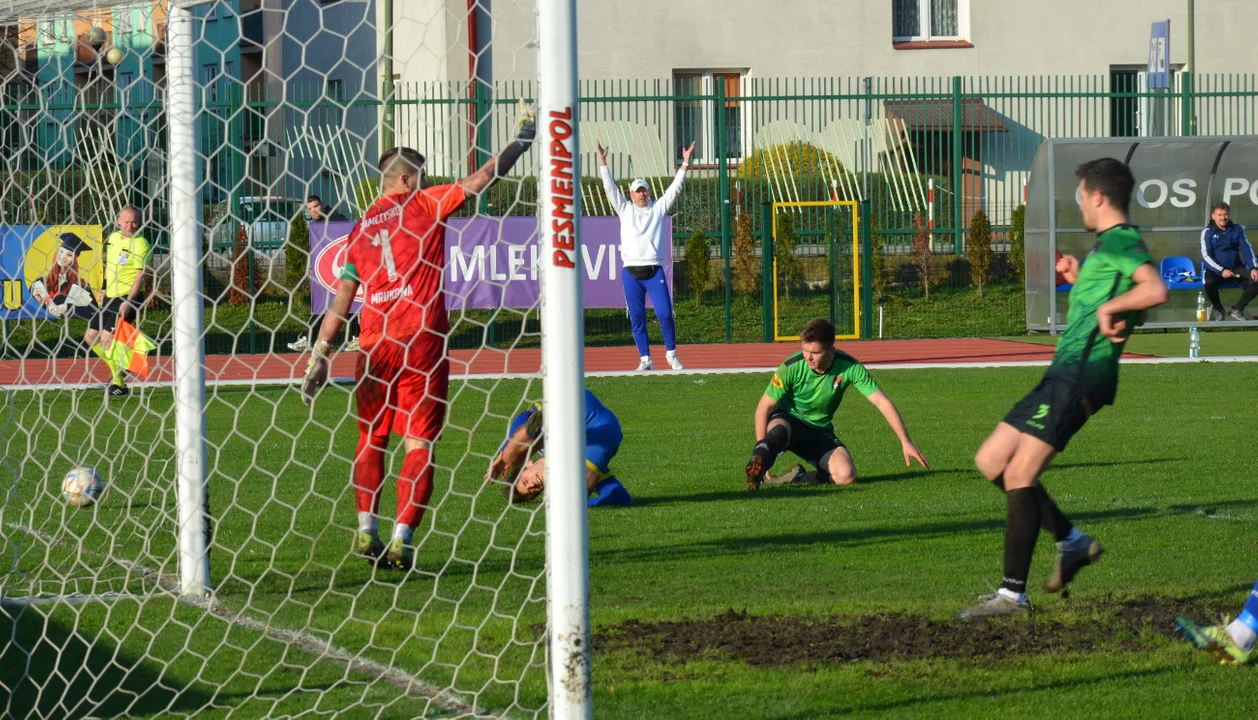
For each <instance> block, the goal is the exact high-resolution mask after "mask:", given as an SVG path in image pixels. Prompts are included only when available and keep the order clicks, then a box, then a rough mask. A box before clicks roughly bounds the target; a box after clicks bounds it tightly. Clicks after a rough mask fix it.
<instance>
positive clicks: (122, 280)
mask: <svg viewBox="0 0 1258 720" xmlns="http://www.w3.org/2000/svg"><path fill="white" fill-rule="evenodd" d="M148 259H149V241H148V240H145V239H144V236H143V235H138V234H137V235H132V236H131V237H129V238H126V237H123V236H122V233H120V232H118V231H114V232H113V233H111V234H110V236H109V238H108V239H107V240H105V297H107V298H117V297H126V296H128V295H130V294H131V286H132V285H134V284H135V279H136V277H137V276H138V275H139V274H140V273H141V272H142V271H143V270H144V264H145V263H147V262H148Z"/></svg>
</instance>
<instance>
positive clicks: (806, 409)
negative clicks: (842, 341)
mask: <svg viewBox="0 0 1258 720" xmlns="http://www.w3.org/2000/svg"><path fill="white" fill-rule="evenodd" d="M852 386H855V387H856V389H857V390H859V391H860V392H861V394H862V395H864V396H865V397H869V396H870V395H873V394H874V393H876V392H878V384H877V383H875V382H874V379H873V378H872V377H870V376H869V371H868V370H866V369H865V366H864V365H861V364H860V362H859V361H858V360H857V359H856V358H854V357H852V356H851V355H848V354H847V353H845V352H841V351H839V350H835V351H834V362H832V363H830V369H829V370H826V371H825V372H823V373H820V372H815V371H813V370H812V369H811V368H809V367H808V363H807V361H805V360H804V353H803V352H797V353H795V354H794V355H792V356H790V357H789V358H787V359H786V362H784V363H782V365H781V367H779V368H778V370H777V372H775V373H773V378H772V379H771V380H770V381H769V387H767V388H765V391H764V394H765V395H768V396H769V397H770V398H772V399H773V400H775V401H776V402H777V404H778V408H780V409H782V410H785V411H786V412H789V413H790V414H791V415H794V416H795V417H797V418H799V419H800V420H802V421H804V422H806V423H808V424H809V425H812V426H813V427H816V428H820V429H822V430H827V431H830V432H834V425H833V424H832V423H831V419H832V418H833V417H834V413H835V411H837V410H838V409H839V403H841V402H843V393H844V392H846V391H847V389H848V388H849V387H852Z"/></svg>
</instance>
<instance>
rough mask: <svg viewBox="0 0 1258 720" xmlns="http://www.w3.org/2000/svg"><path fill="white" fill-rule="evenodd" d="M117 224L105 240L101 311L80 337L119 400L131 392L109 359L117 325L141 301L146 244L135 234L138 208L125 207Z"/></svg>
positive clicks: (118, 369) (100, 299) (119, 366)
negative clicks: (103, 366)
mask: <svg viewBox="0 0 1258 720" xmlns="http://www.w3.org/2000/svg"><path fill="white" fill-rule="evenodd" d="M117 223H118V229H117V230H116V231H114V232H112V233H110V235H109V237H107V238H105V290H104V292H102V293H100V297H99V298H98V299H99V301H100V311H99V312H98V313H97V314H96V317H94V318H93V319H92V321H91V324H90V325H89V326H88V328H87V332H86V333H85V334H84V335H83V344H84V345H86V346H88V347H90V348H91V349H92V352H94V353H96V354H97V355H98V356H99V357H100V359H102V360H104V361H105V364H106V365H108V366H109V376H110V380H109V394H110V395H113V396H115V397H122V396H125V395H128V394H130V392H131V391H130V390H129V389H128V388H127V384H126V382H125V381H124V380H123V373H124V372H125V368H123V367H122V366H121V365H120V364H119V363H118V362H117V361H116V360H115V359H114V357H113V355H112V346H113V336H114V333H115V331H116V329H117V327H118V323H119V322H121V321H123V320H127V321H130V320H131V319H132V318H134V317H135V312H136V310H137V309H139V306H140V304H141V303H142V302H143V300H144V298H143V290H144V281H145V279H146V278H147V276H148V270H146V269H145V266H146V265H147V263H148V258H149V242H148V240H146V239H144V236H143V235H140V234H139V232H138V231H139V229H140V211H139V210H138V209H137V208H135V207H133V206H131V205H128V206H126V207H124V208H123V209H122V212H120V213H118V220H117ZM98 339H99V340H100V343H99V344H97V342H96V341H97V340H98Z"/></svg>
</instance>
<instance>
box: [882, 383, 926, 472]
mask: <svg viewBox="0 0 1258 720" xmlns="http://www.w3.org/2000/svg"><path fill="white" fill-rule="evenodd" d="M866 400H869V402H870V403H872V404H873V406H874V407H876V408H878V412H881V413H882V417H883V418H885V419H886V421H887V424H888V425H890V426H891V430H892V431H894V432H895V436H896V437H897V438H899V439H900V450H901V451H903V453H904V466H905V467H912V466H913V463H912V461H913V460H916V461H917V463H918V464H919V465H921V466H922V467H924V468H929V467H930V465H928V464H927V463H926V458H925V457H923V456H922V451H921V450H918V449H917V446H916V445H914V444H913V440H912V438H910V437H909V431H908V428H906V427H904V418H902V417H900V411H899V410H898V409H897V408H896V406H895V403H893V402H891V398H889V397H887V394H886V393H885V392H883V391H881V390H879V391H877V392H875V393H874V394H872V395H870V396H869V397H867V398H866Z"/></svg>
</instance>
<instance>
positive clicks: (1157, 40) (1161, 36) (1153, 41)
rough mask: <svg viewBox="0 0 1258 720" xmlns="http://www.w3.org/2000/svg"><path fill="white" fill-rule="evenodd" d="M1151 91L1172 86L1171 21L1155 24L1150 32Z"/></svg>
mask: <svg viewBox="0 0 1258 720" xmlns="http://www.w3.org/2000/svg"><path fill="white" fill-rule="evenodd" d="M1148 76H1149V89H1150V90H1165V89H1167V88H1169V87H1170V86H1171V21H1170V20H1164V21H1162V22H1155V23H1153V29H1152V30H1151V31H1150V32H1149V68H1148Z"/></svg>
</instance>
